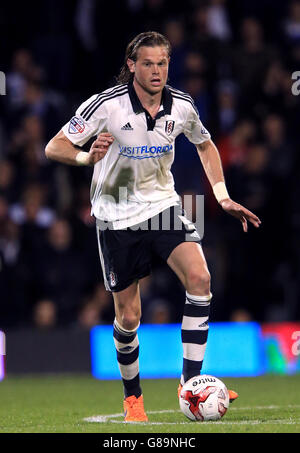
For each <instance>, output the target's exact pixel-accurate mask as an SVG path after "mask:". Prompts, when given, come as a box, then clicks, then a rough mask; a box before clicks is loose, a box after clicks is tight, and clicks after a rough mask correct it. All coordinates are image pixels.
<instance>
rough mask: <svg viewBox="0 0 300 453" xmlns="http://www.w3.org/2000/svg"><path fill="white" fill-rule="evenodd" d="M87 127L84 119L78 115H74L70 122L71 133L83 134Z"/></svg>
mask: <svg viewBox="0 0 300 453" xmlns="http://www.w3.org/2000/svg"><path fill="white" fill-rule="evenodd" d="M84 129H85V125H84V121H83V120H82V119H81V118H79V117H78V116H73V118H71V120H70V123H69V133H70V134H82V132H83V131H84Z"/></svg>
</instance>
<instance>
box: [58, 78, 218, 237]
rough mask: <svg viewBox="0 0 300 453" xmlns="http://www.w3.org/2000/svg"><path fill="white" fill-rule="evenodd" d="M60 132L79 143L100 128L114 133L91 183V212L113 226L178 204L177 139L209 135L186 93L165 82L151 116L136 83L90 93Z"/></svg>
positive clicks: (129, 223) (131, 222) (199, 138)
mask: <svg viewBox="0 0 300 453" xmlns="http://www.w3.org/2000/svg"><path fill="white" fill-rule="evenodd" d="M62 130H63V132H64V134H65V135H66V137H67V138H68V139H69V140H70V141H71V142H72V143H73V144H74V145H78V146H83V145H84V144H85V143H86V142H87V141H88V140H89V139H90V138H91V137H93V136H97V135H98V134H99V133H100V132H109V133H111V134H112V135H113V136H114V138H115V140H114V142H113V144H112V145H111V146H110V147H109V149H108V152H107V154H106V155H105V157H104V158H103V159H102V160H100V161H99V162H97V163H96V164H95V166H94V173H93V178H92V184H91V203H92V215H94V216H95V217H96V218H97V219H100V220H105V221H109V222H111V223H112V226H113V228H114V229H121V228H126V227H129V226H132V225H135V224H137V223H140V222H143V221H144V220H147V219H149V218H150V217H152V216H154V215H156V214H158V213H160V212H162V211H163V210H164V209H167V208H169V207H170V206H174V205H176V204H178V202H179V196H178V194H177V193H176V191H175V188H174V179H173V175H172V173H171V166H172V163H173V161H174V153H175V139H176V137H177V136H178V135H179V134H181V133H184V134H185V136H186V137H187V138H188V139H189V140H190V142H192V143H194V144H199V143H202V142H204V141H206V140H209V139H210V134H209V132H208V131H207V130H206V129H205V128H204V126H203V124H202V123H201V121H200V119H199V115H198V111H197V109H196V107H195V104H194V102H193V100H192V98H191V97H190V96H189V95H188V94H185V93H183V92H181V91H178V90H176V89H174V88H172V87H170V86H166V87H165V88H164V89H163V94H162V104H161V107H160V110H159V112H158V114H157V115H156V118H155V119H153V118H152V117H151V116H150V114H149V113H148V112H147V111H146V110H145V109H144V108H143V106H142V104H141V102H140V100H139V98H138V96H137V94H136V92H135V90H134V87H133V84H132V83H129V84H123V85H117V86H115V87H114V88H110V89H108V90H106V91H103V92H102V93H100V94H97V95H94V96H92V97H91V98H90V99H88V100H87V101H86V102H84V103H83V104H82V105H81V106H80V107H79V108H78V109H77V111H76V114H75V116H74V117H73V118H71V120H70V121H69V122H68V123H67V124H66V125H65V126H64V127H63V128H62Z"/></svg>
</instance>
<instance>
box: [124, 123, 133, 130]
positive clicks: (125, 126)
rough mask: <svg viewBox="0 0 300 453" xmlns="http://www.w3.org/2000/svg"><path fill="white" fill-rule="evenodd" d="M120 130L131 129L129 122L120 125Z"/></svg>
mask: <svg viewBox="0 0 300 453" xmlns="http://www.w3.org/2000/svg"><path fill="white" fill-rule="evenodd" d="M121 130H122V131H133V127H131V124H130V123H126V124H125V125H124V126H123V127H121Z"/></svg>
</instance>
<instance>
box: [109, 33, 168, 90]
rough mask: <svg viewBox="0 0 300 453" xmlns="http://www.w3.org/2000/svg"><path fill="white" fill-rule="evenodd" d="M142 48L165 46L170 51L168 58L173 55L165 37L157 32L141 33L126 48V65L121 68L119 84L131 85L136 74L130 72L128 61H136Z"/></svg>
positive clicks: (118, 78)
mask: <svg viewBox="0 0 300 453" xmlns="http://www.w3.org/2000/svg"><path fill="white" fill-rule="evenodd" d="M142 46H146V47H155V46H165V47H166V49H167V51H168V56H169V57H170V55H171V44H170V42H169V40H168V39H167V38H166V37H165V36H164V35H161V34H160V33H158V32H156V31H147V32H144V33H140V34H139V35H137V36H136V37H135V38H134V39H133V40H132V41H130V43H129V44H128V46H127V48H126V52H125V59H124V64H123V66H122V68H121V71H120V74H119V76H118V77H117V83H120V84H121V83H129V82H130V81H131V80H132V79H133V77H134V74H133V73H131V72H130V71H129V68H128V65H127V60H128V58H130V60H133V61H136V60H137V53H138V50H139V48H140V47H142Z"/></svg>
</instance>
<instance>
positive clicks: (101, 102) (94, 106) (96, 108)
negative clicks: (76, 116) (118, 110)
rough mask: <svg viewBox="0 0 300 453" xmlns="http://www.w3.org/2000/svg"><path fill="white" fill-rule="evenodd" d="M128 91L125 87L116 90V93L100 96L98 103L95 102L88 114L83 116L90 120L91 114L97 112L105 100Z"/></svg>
mask: <svg viewBox="0 0 300 453" xmlns="http://www.w3.org/2000/svg"><path fill="white" fill-rule="evenodd" d="M126 93H128V89H127V87H125V88H122V90H120V91H116V92H115V93H114V94H111V95H109V96H105V97H101V98H99V100H98V101H97V103H96V104H94V105H93V106H92V108H91V109H89V111H88V112H86V114H85V115H84V116H83V118H84V119H85V120H86V121H88V120H89V119H90V118H91V116H92V115H93V114H94V113H95V112H96V110H98V108H99V107H100V106H101V105H102V104H103V102H105V101H109V100H110V99H113V98H116V97H119V96H123V95H124V94H126Z"/></svg>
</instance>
